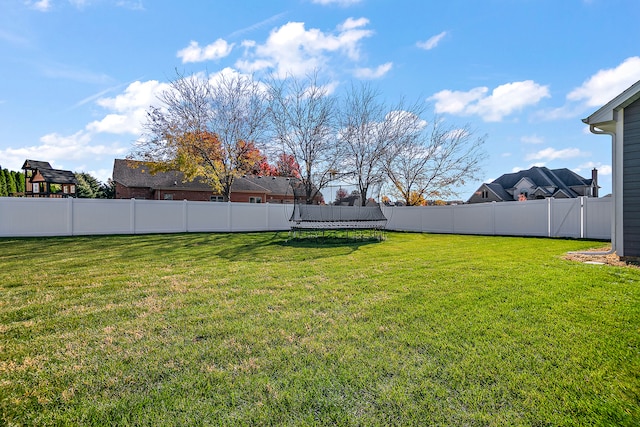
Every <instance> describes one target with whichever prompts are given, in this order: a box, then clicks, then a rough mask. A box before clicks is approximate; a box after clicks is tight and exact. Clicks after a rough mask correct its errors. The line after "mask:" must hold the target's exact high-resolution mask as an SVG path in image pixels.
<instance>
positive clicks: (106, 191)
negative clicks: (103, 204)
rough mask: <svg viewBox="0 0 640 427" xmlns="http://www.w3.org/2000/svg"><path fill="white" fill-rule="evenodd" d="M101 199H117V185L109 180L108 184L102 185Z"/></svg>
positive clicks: (99, 196)
mask: <svg viewBox="0 0 640 427" xmlns="http://www.w3.org/2000/svg"><path fill="white" fill-rule="evenodd" d="M98 198H100V199H115V198H116V183H115V182H114V181H113V180H112V179H111V178H109V179H107V182H106V183H103V184H100V194H99V195H98Z"/></svg>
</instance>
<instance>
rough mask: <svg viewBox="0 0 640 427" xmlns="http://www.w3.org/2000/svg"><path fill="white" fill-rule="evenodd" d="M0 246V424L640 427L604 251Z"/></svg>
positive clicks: (543, 242)
mask: <svg viewBox="0 0 640 427" xmlns="http://www.w3.org/2000/svg"><path fill="white" fill-rule="evenodd" d="M286 238H287V234H286V233H279V234H274V233H256V234H178V235H148V236H104V237H72V238H71V237H64V238H28V239H6V238H5V239H0V412H1V414H2V418H1V419H0V424H4V425H9V426H12V425H96V426H103V425H149V426H156V425H185V426H192V425H398V426H406V425H455V426H458V425H460V426H461V425H496V426H507V425H508V426H513V425H525V426H547V425H549V426H565V425H575V426H586V425H589V426H596V425H602V426H614V425H615V426H618V425H628V426H633V425H640V270H638V269H631V268H624V267H612V266H605V265H588V264H582V263H577V262H570V261H566V260H564V259H562V256H563V255H564V254H565V253H566V252H567V251H572V250H573V251H575V250H584V249H587V248H590V247H600V246H602V243H601V242H589V241H578V240H559V239H533V238H531V239H528V238H509V237H480V236H451V235H429V234H403V233H389V234H388V236H387V240H386V241H382V242H354V241H347V242H339V241H329V242H324V243H322V242H316V241H313V240H304V241H292V242H287V241H286Z"/></svg>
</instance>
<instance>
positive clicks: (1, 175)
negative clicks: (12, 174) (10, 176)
mask: <svg viewBox="0 0 640 427" xmlns="http://www.w3.org/2000/svg"><path fill="white" fill-rule="evenodd" d="M5 171H6V169H0V197H7V196H8V195H9V193H8V192H7V175H6V174H5Z"/></svg>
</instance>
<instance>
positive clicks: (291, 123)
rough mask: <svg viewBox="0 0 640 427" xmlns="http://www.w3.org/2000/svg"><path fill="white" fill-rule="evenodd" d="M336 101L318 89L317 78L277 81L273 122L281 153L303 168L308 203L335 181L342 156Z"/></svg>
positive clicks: (272, 103)
mask: <svg viewBox="0 0 640 427" xmlns="http://www.w3.org/2000/svg"><path fill="white" fill-rule="evenodd" d="M335 103H336V101H335V99H334V98H333V97H332V96H330V95H329V93H328V90H327V88H326V87H323V86H320V85H318V81H317V75H315V74H314V75H310V76H307V77H306V78H304V79H297V78H294V77H288V78H286V79H284V80H281V81H277V80H275V79H273V81H272V84H271V93H270V108H269V111H270V115H269V117H270V119H271V124H272V130H273V132H274V138H275V141H276V142H277V143H278V144H279V145H280V147H279V149H280V150H281V153H284V154H288V155H290V156H292V157H293V160H294V161H295V163H297V164H298V165H299V167H300V169H299V173H300V185H301V187H302V191H303V192H304V197H305V199H306V203H308V204H311V203H313V200H314V198H316V196H317V195H318V194H319V193H320V191H321V190H322V189H323V188H325V187H326V186H327V185H328V184H329V182H331V181H332V180H333V179H335V174H336V166H337V160H338V156H339V152H338V148H339V147H338V145H337V141H336V137H335V135H336V130H335Z"/></svg>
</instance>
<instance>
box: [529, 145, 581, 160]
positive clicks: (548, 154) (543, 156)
mask: <svg viewBox="0 0 640 427" xmlns="http://www.w3.org/2000/svg"><path fill="white" fill-rule="evenodd" d="M588 155H589V153H586V152H583V151H581V150H580V149H579V148H563V149H560V150H558V149H555V148H552V147H548V148H545V149H543V150H540V151H536V152H535V153H529V154H527V156H526V157H525V160H542V161H545V162H549V161H552V160H557V159H572V158H575V157H584V156H588Z"/></svg>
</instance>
